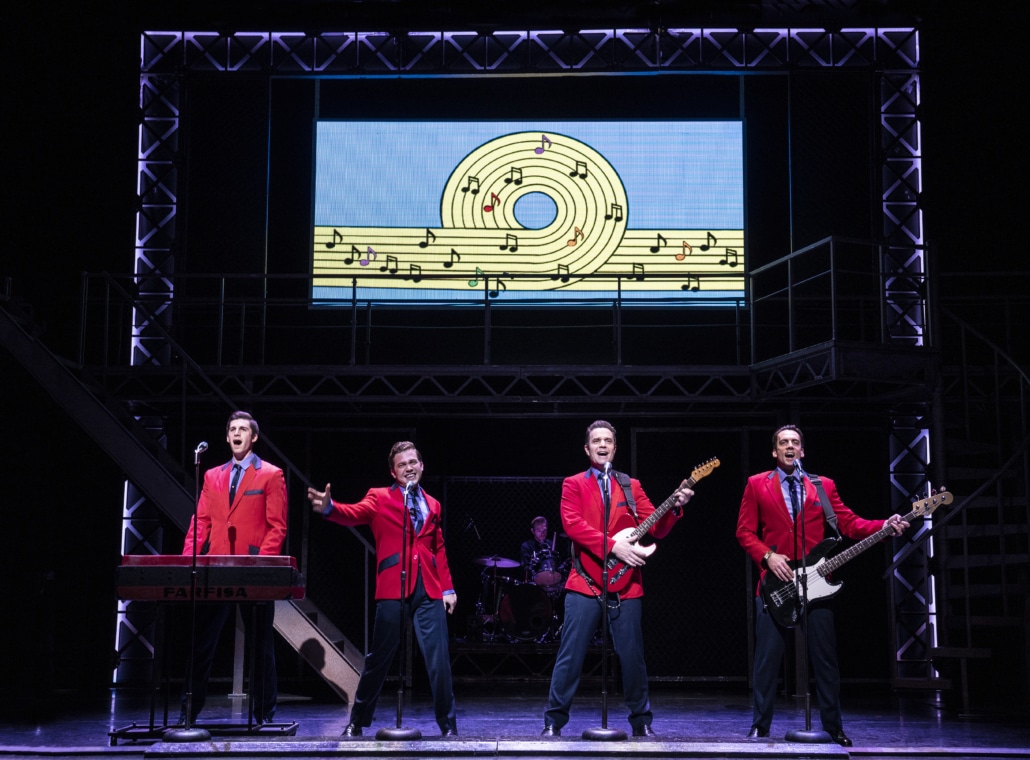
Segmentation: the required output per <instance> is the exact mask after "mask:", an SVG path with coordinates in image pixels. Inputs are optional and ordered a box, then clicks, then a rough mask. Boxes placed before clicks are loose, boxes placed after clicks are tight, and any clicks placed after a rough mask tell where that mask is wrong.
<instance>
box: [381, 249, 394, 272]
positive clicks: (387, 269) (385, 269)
mask: <svg viewBox="0 0 1030 760" xmlns="http://www.w3.org/2000/svg"><path fill="white" fill-rule="evenodd" d="M391 264H393V266H390V265H391ZM379 271H380V272H389V273H390V274H397V257H396V256H394V255H393V254H390V253H388V254H386V263H385V264H383V265H382V266H381V267H379Z"/></svg>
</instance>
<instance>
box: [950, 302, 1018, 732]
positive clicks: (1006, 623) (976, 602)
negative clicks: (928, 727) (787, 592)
mask: <svg viewBox="0 0 1030 760" xmlns="http://www.w3.org/2000/svg"><path fill="white" fill-rule="evenodd" d="M944 315H945V323H944V332H945V333H946V334H948V335H949V336H950V338H949V346H951V348H950V349H949V350H948V351H946V352H945V355H946V356H948V357H950V362H949V363H948V366H949V367H950V369H946V370H945V373H944V378H942V382H943V384H944V389H943V394H942V396H943V403H942V406H943V419H944V420H945V424H944V438H945V447H944V459H945V467H944V469H943V470H942V471H943V472H945V473H946V477H947V487H948V489H949V490H950V491H952V492H953V493H954V494H956V495H957V497H958V498H957V499H956V503H955V504H953V505H952V507H951V509H950V510H949V511H947V512H946V513H945V514H944V515H943V516H941V517H940V518H938V519H937V520H936V521H935V525H934V528H933V534H934V541H935V543H934V548H935V554H934V557H933V562H932V564H931V569H932V572H933V574H934V576H935V578H936V584H937V620H938V628H937V637H938V646H937V647H935V648H934V649H933V650H932V651H931V659H932V661H933V665H934V667H936V668H937V669H938V671H939V672H940V673H941V675H942V676H945V677H946V678H948V679H949V680H950V681H951V682H952V683H953V690H952V692H951V698H952V700H953V702H954V704H953V707H954V708H955V709H956V710H957V711H958V712H959V713H960V714H962V715H969V716H972V715H975V714H977V713H980V712H988V711H989V712H992V713H997V712H999V711H1009V710H1012V709H1016V710H1020V709H1025V706H1026V705H1027V704H1030V695H1028V693H1027V684H1028V683H1030V641H1028V634H1027V630H1028V623H1030V529H1028V526H1030V499H1028V492H1030V430H1028V422H1027V417H1028V415H1027V403H1028V400H1030V378H1028V376H1027V374H1026V373H1025V372H1024V371H1023V370H1022V369H1021V368H1020V367H1019V366H1018V365H1017V364H1016V363H1015V362H1014V361H1013V360H1012V359H1011V358H1010V357H1009V355H1008V354H1007V352H1006V351H1004V350H1002V349H1001V348H999V347H998V346H996V345H995V344H994V343H993V342H992V341H991V340H990V339H989V338H988V337H986V336H985V335H983V334H981V333H979V332H978V331H977V330H976V329H975V328H974V327H973V326H972V325H970V324H969V323H968V322H966V321H964V320H963V319H962V318H961V317H959V316H958V315H956V314H953V313H950V312H944ZM1013 698H1015V699H1014V700H1013Z"/></svg>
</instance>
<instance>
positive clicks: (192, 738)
mask: <svg viewBox="0 0 1030 760" xmlns="http://www.w3.org/2000/svg"><path fill="white" fill-rule="evenodd" d="M205 451H207V442H206V441H201V442H200V443H199V444H198V445H197V448H196V449H194V451H193V559H192V562H191V564H190V651H189V656H188V658H187V660H186V724H185V726H183V727H182V728H173V729H170V730H168V731H165V732H164V734H163V735H162V737H161V740H162V741H166V742H205V741H208V740H209V739H210V738H211V732H210V731H208V730H207V729H205V728H197V727H196V726H194V725H193V658H194V657H195V656H196V648H197V533H198V532H199V530H200V526H199V525H198V524H197V513H198V512H199V511H200V455H201V454H202V453H204V452H205Z"/></svg>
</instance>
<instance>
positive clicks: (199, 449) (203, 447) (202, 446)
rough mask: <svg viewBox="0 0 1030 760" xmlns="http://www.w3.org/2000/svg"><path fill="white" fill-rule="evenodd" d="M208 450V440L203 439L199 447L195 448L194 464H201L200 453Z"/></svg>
mask: <svg viewBox="0 0 1030 760" xmlns="http://www.w3.org/2000/svg"><path fill="white" fill-rule="evenodd" d="M205 451H207V441H201V442H200V443H198V444H197V448H195V449H193V464H200V455H201V454H203V453H204V452H205Z"/></svg>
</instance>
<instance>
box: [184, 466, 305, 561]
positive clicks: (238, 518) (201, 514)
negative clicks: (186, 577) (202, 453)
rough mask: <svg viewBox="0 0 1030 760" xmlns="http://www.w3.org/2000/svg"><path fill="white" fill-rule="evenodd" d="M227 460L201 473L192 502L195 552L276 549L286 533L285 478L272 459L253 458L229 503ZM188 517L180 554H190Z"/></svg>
mask: <svg viewBox="0 0 1030 760" xmlns="http://www.w3.org/2000/svg"><path fill="white" fill-rule="evenodd" d="M231 473H232V461H229V462H226V463H225V464H223V465H222V466H221V467H212V468H211V469H210V470H208V471H207V472H205V473H204V488H203V490H201V492H200V501H198V502H197V525H198V526H199V530H198V531H197V553H198V554H281V553H282V548H283V542H284V541H285V539H286V480H285V479H284V478H283V471H282V470H281V469H279V468H278V467H276V466H275V465H273V464H269V463H268V462H262V461H261V460H260V459H259V458H258V457H256V456H255V457H254V458H253V467H248V468H247V469H246V470H244V472H243V475H242V476H241V477H240V482H239V483H238V484H237V486H236V498H235V499H234V500H233V503H232V504H229V476H230V475H231ZM193 528H194V525H193V521H192V520H190V528H189V530H188V531H187V532H186V542H185V544H184V545H183V548H182V553H183V554H190V555H192V554H193Z"/></svg>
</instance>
